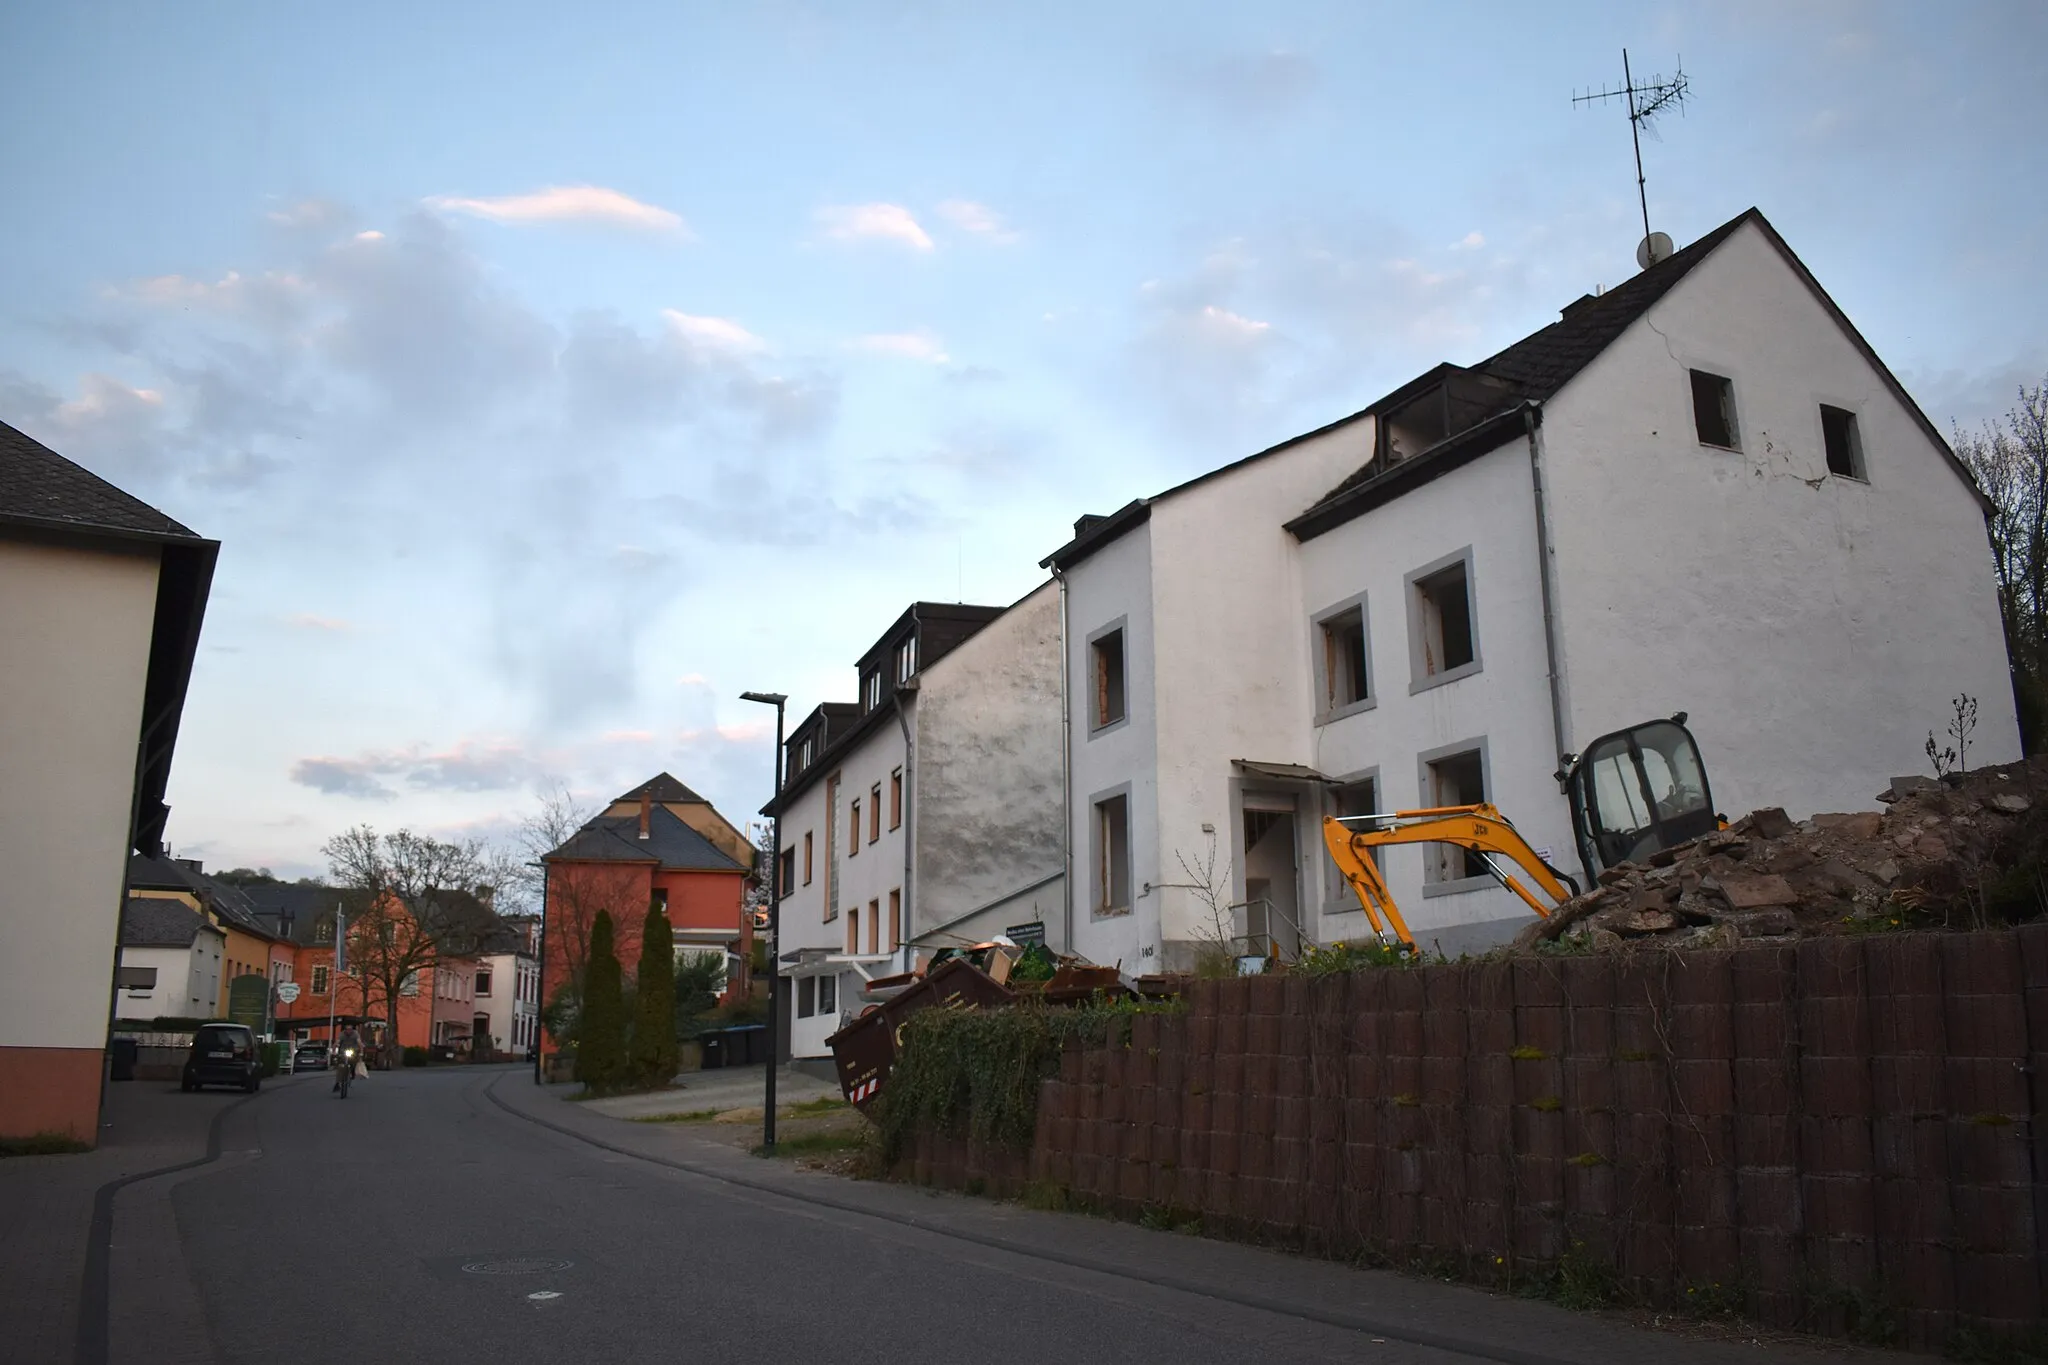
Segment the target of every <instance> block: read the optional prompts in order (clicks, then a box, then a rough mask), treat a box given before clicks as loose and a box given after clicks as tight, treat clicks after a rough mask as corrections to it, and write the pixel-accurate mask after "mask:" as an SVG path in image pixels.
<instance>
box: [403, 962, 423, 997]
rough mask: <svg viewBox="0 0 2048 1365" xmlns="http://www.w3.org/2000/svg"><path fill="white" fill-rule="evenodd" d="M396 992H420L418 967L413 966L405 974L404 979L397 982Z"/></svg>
mask: <svg viewBox="0 0 2048 1365" xmlns="http://www.w3.org/2000/svg"><path fill="white" fill-rule="evenodd" d="M398 993H399V994H400V995H418V994H419V993H420V971H419V968H417V967H415V968H413V969H412V970H411V971H409V972H407V973H406V974H405V980H403V981H401V982H399V983H398Z"/></svg>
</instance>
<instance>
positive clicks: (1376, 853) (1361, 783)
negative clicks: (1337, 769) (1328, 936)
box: [1322, 776, 1386, 910]
mask: <svg viewBox="0 0 2048 1365" xmlns="http://www.w3.org/2000/svg"><path fill="white" fill-rule="evenodd" d="M1379 799H1380V784H1379V779H1378V777H1377V776H1374V777H1362V778H1359V779H1357V780H1356V781H1353V782H1346V783H1345V784H1344V785H1342V786H1340V787H1332V788H1330V802H1329V811H1330V814H1332V815H1336V816H1345V815H1377V814H1379V813H1380V807H1379ZM1347 828H1349V829H1357V830H1364V829H1370V828H1371V826H1370V825H1368V824H1364V823H1362V822H1361V823H1357V824H1352V825H1349V826H1347ZM1369 856H1370V857H1371V858H1372V861H1373V866H1375V867H1378V868H1382V869H1384V868H1385V867H1386V864H1385V863H1384V862H1383V861H1381V859H1380V850H1379V849H1376V848H1375V849H1373V850H1371V852H1370V855H1369ZM1322 861H1323V863H1324V865H1325V866H1326V867H1327V868H1328V869H1329V892H1328V899H1329V900H1331V901H1334V902H1336V905H1335V908H1336V909H1337V910H1356V909H1358V895H1357V893H1356V892H1354V891H1352V889H1351V883H1350V882H1347V881H1345V880H1344V873H1343V872H1342V871H1341V870H1340V869H1339V868H1338V866H1337V863H1336V860H1334V859H1332V858H1329V857H1324V858H1323V860H1322Z"/></svg>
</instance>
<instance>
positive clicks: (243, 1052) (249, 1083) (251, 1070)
mask: <svg viewBox="0 0 2048 1365" xmlns="http://www.w3.org/2000/svg"><path fill="white" fill-rule="evenodd" d="M262 1084H263V1072H262V1060H261V1058H259V1057H258V1056H257V1055H256V1035H255V1033H253V1032H252V1031H251V1030H250V1029H249V1027H248V1025H246V1024H201V1025H200V1026H199V1032H197V1033H195V1034H193V1035H192V1055H191V1056H189V1057H187V1058H186V1059H185V1075H184V1078H183V1080H182V1082H181V1084H180V1086H179V1088H180V1089H182V1090H198V1089H200V1088H202V1087H204V1086H209V1085H232V1086H236V1087H238V1088H240V1089H242V1090H247V1091H249V1092H251V1093H254V1092H255V1090H256V1089H257V1087H259V1086H261V1085H262Z"/></svg>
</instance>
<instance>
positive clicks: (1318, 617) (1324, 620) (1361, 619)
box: [1309, 592, 1469, 725]
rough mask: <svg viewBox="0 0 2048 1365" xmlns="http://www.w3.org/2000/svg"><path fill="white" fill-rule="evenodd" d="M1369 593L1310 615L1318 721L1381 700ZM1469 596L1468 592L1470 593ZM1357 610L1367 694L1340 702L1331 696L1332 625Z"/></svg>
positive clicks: (1311, 664) (1366, 708)
mask: <svg viewBox="0 0 2048 1365" xmlns="http://www.w3.org/2000/svg"><path fill="white" fill-rule="evenodd" d="M1369 595H1370V594H1368V593H1362V592H1361V593H1355V594H1353V595H1352V596H1350V597H1347V598H1345V599H1344V600H1343V601H1341V602H1336V603H1333V604H1332V605H1330V606H1327V607H1324V608H1323V609H1322V610H1321V611H1319V612H1317V613H1315V614H1314V615H1313V616H1311V617H1310V618H1309V626H1310V632H1309V653H1310V655H1311V657H1310V659H1309V668H1310V671H1311V673H1312V675H1313V677H1314V680H1315V724H1317V725H1328V724H1330V723H1331V722H1332V721H1339V720H1342V719H1343V718H1344V717H1346V716H1353V715H1357V714H1358V713H1359V712H1360V711H1370V710H1372V709H1373V708H1374V707H1376V706H1378V705H1379V704H1380V698H1379V690H1378V689H1377V688H1375V687H1374V686H1373V679H1372V610H1371V608H1370V606H1369V605H1368V603H1367V602H1366V598H1367V597H1368V596H1369ZM1468 597H1469V594H1468ZM1353 612H1356V613H1358V630H1359V634H1360V636H1361V649H1360V653H1361V656H1362V657H1361V658H1360V659H1359V661H1358V666H1359V669H1360V681H1362V682H1363V683H1364V684H1365V695H1364V696H1362V697H1360V698H1359V699H1358V700H1356V701H1349V702H1342V703H1337V702H1333V701H1332V699H1331V696H1330V678H1329V667H1330V654H1331V648H1330V625H1331V623H1332V622H1334V621H1336V620H1337V619H1338V618H1339V617H1343V616H1349V615H1350V614H1351V613H1353Z"/></svg>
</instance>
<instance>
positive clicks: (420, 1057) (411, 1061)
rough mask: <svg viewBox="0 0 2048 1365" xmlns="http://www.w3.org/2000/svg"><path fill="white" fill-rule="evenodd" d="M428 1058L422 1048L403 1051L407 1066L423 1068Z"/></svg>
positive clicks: (427, 1054) (410, 1048)
mask: <svg viewBox="0 0 2048 1365" xmlns="http://www.w3.org/2000/svg"><path fill="white" fill-rule="evenodd" d="M429 1056H430V1054H429V1053H428V1052H427V1050H426V1049H425V1048H423V1047H409V1048H407V1049H406V1050H405V1064H406V1065H407V1066H425V1065H426V1064H427V1061H428V1058H429Z"/></svg>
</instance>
